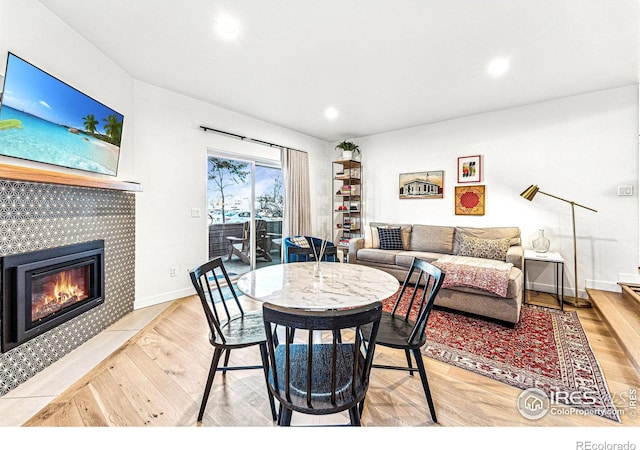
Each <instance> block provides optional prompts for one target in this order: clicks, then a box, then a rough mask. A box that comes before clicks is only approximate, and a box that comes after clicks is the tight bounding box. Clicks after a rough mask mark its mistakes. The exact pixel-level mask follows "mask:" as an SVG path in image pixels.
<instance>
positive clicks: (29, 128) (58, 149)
mask: <svg viewBox="0 0 640 450" xmlns="http://www.w3.org/2000/svg"><path fill="white" fill-rule="evenodd" d="M6 119H17V120H19V121H20V122H22V128H6V129H1V128H0V154H2V155H7V156H13V157H16V158H21V159H28V160H32V161H40V162H44V163H49V164H55V165H58V166H63V167H70V168H73V169H81V170H86V171H91V172H97V173H103V174H107V175H116V172H117V168H118V149H117V147H115V146H113V145H110V144H107V143H105V142H103V141H101V140H99V139H95V138H93V137H91V136H87V135H85V134H83V133H78V134H75V133H72V132H70V131H69V129H68V127H65V126H61V125H57V124H54V123H51V122H48V121H46V120H43V119H40V118H38V117H36V116H33V115H31V114H28V113H24V112H21V111H18V110H16V109H14V108H11V107H9V106H7V105H6V104H5V105H3V106H2V110H1V111H0V121H2V120H6Z"/></svg>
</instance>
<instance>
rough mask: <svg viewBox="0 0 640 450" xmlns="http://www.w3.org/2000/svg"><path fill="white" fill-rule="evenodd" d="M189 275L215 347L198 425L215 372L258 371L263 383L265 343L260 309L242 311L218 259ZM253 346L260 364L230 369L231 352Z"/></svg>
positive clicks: (271, 396) (269, 392) (266, 362)
mask: <svg viewBox="0 0 640 450" xmlns="http://www.w3.org/2000/svg"><path fill="white" fill-rule="evenodd" d="M189 274H190V276H191V282H192V283H193V286H194V287H195V289H196V292H197V294H198V297H200V302H201V303H202V307H203V309H204V314H205V316H206V318H207V323H208V324H209V342H210V343H211V345H212V346H213V348H214V351H213V358H212V360H211V367H210V369H209V376H208V378H207V383H206V385H205V388H204V395H203V397H202V403H201V405H200V412H199V413H198V422H201V421H202V417H203V416H204V411H205V407H206V405H207V400H208V399H209V394H210V392H211V386H212V385H213V379H214V377H215V375H216V372H217V371H222V374H223V375H225V374H226V371H227V370H245V369H261V370H262V371H263V373H264V376H265V380H266V367H267V364H268V360H267V341H266V335H265V330H264V322H263V320H262V311H261V310H260V309H257V310H253V311H245V310H244V308H243V307H242V304H241V302H240V300H239V298H238V295H237V294H236V292H235V289H234V288H233V285H232V283H231V280H230V279H229V275H228V274H227V271H226V269H225V268H224V264H223V263H222V258H221V257H217V258H214V259H212V260H210V261H208V262H206V263H204V264H202V265H200V266H199V267H196V268H195V269H193V270H191V271H190V272H189ZM222 281H225V282H226V287H225V289H224V290H223V286H222V285H221V282H222ZM225 290H226V291H227V292H225ZM252 346H258V347H259V348H260V355H261V359H262V365H254V366H229V356H230V354H231V350H236V349H241V348H246V347H252ZM223 354H224V363H223V365H222V366H220V365H219V364H220V358H221V357H222V355H223ZM267 395H268V396H269V404H270V406H271V416H272V418H273V420H274V421H275V420H277V415H276V408H275V402H274V400H273V395H271V391H270V390H269V389H267Z"/></svg>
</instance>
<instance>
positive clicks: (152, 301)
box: [133, 288, 195, 309]
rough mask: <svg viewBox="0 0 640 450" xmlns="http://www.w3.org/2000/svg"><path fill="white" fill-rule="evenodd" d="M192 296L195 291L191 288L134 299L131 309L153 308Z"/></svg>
mask: <svg viewBox="0 0 640 450" xmlns="http://www.w3.org/2000/svg"><path fill="white" fill-rule="evenodd" d="M194 294H195V291H194V290H193V288H185V289H180V290H177V291H171V292H165V293H164V294H160V295H154V296H151V297H145V298H141V299H136V301H135V302H134V303H133V309H140V308H146V307H147V306H153V305H157V304H159V303H165V302H169V301H172V300H178V299H179V298H184V297H188V296H190V295H194Z"/></svg>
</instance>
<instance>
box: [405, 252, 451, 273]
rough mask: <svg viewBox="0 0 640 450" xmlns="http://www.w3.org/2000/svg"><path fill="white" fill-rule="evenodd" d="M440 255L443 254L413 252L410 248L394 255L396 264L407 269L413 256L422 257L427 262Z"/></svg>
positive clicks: (411, 262)
mask: <svg viewBox="0 0 640 450" xmlns="http://www.w3.org/2000/svg"><path fill="white" fill-rule="evenodd" d="M441 256H443V254H442V253H433V252H414V251H413V250H411V251H408V252H402V253H398V254H397V255H396V265H397V266H402V267H406V268H407V269H409V267H410V266H411V264H413V258H420V259H424V260H425V261H427V262H432V261H435V260H436V259H438V258H440V257H441Z"/></svg>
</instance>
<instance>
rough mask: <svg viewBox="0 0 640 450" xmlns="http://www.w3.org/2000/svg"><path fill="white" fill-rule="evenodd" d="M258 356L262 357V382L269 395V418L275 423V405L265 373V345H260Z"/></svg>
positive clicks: (267, 364)
mask: <svg viewBox="0 0 640 450" xmlns="http://www.w3.org/2000/svg"><path fill="white" fill-rule="evenodd" d="M260 356H262V367H263V372H264V381H265V383H266V385H267V394H268V395H269V406H270V407H271V417H272V418H273V421H274V422H275V421H277V420H278V415H277V414H276V404H275V401H274V400H273V394H272V393H271V388H269V374H268V373H267V371H268V370H269V369H268V367H269V360H268V358H269V356H268V354H267V344H266V343H262V344H260Z"/></svg>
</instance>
